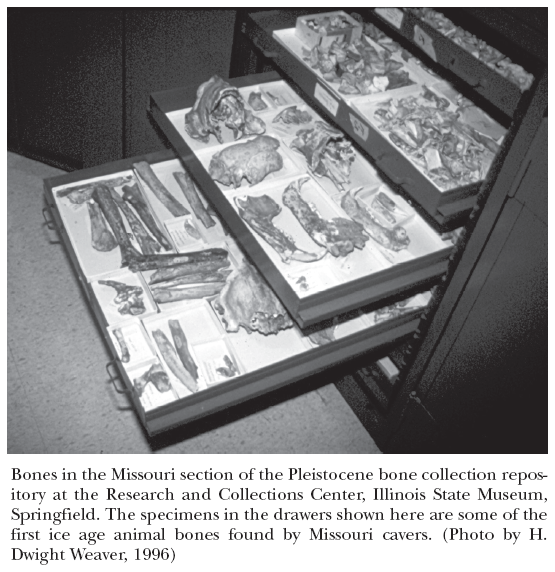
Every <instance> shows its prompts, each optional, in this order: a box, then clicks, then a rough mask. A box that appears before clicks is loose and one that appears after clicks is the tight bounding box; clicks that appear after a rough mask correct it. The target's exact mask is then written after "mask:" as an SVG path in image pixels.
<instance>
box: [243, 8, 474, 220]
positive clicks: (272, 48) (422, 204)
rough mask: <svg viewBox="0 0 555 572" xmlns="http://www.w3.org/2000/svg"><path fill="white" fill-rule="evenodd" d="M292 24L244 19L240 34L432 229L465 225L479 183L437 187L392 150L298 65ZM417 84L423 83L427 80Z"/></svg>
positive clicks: (253, 16)
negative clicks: (357, 150)
mask: <svg viewBox="0 0 555 572" xmlns="http://www.w3.org/2000/svg"><path fill="white" fill-rule="evenodd" d="M295 23H296V17H295V14H293V13H292V12H291V11H281V10H280V11H269V12H255V13H250V14H248V16H247V17H246V20H245V25H244V28H243V30H244V34H245V35H246V36H247V37H248V38H249V39H250V40H251V41H252V43H253V44H254V46H256V47H257V48H258V49H259V50H261V51H262V53H263V54H264V55H265V56H266V57H268V58H270V59H271V60H272V62H273V63H274V64H275V65H276V66H277V67H278V68H279V69H280V70H281V71H283V73H284V74H285V75H286V76H287V77H288V78H290V79H291V81H292V82H293V83H294V84H296V85H297V86H298V87H299V88H300V89H301V90H302V91H303V93H304V94H305V96H306V98H307V100H308V101H310V104H311V105H312V106H314V108H315V109H318V110H320V111H321V112H322V113H323V114H324V116H326V117H328V118H329V119H330V120H331V121H333V122H334V123H335V124H336V125H337V126H338V127H339V128H340V129H341V130H342V131H344V132H345V133H347V134H348V135H349V136H350V137H351V139H352V140H353V141H354V142H355V143H356V144H357V145H358V146H359V147H360V149H362V151H363V152H364V153H366V154H367V155H368V157H370V158H371V160H372V161H373V163H374V164H375V165H376V166H377V167H378V169H379V170H380V171H381V172H382V173H383V174H384V175H385V176H386V177H387V178H388V179H389V181H390V182H391V185H392V186H395V187H396V188H397V189H398V190H399V191H400V192H401V193H402V194H404V195H405V196H407V197H408V198H409V199H412V200H413V201H414V203H415V205H418V207H419V208H421V209H422V211H423V212H424V213H425V214H426V215H427V216H428V217H429V218H430V220H432V221H433V222H434V224H435V226H436V228H438V229H440V230H443V231H447V230H453V229H454V228H457V227H459V226H461V225H462V224H464V222H465V221H466V219H467V217H468V214H469V213H470V211H471V210H472V208H473V206H474V205H475V202H476V195H477V194H478V192H479V190H480V187H481V184H480V183H479V182H476V183H472V184H465V185H463V186H461V187H457V188H452V189H450V190H441V189H440V188H439V187H438V186H436V185H435V184H434V183H433V182H432V181H431V180H430V179H429V178H428V177H426V176H425V175H424V174H423V172H422V171H421V170H420V169H418V168H416V167H415V166H414V165H413V163H412V162H411V161H409V160H408V159H407V158H406V157H405V155H404V154H403V153H401V152H400V151H399V150H398V149H397V147H396V146H395V145H393V144H392V143H390V142H389V141H388V139H386V138H384V137H382V135H381V134H380V132H379V131H378V130H377V129H376V127H375V126H374V125H373V123H372V122H371V121H370V120H369V119H368V117H367V116H366V115H365V114H364V113H362V112H361V111H360V108H359V107H358V106H357V105H356V104H355V103H354V102H353V101H350V100H348V99H346V98H344V97H343V96H342V95H341V94H340V93H338V92H337V90H334V89H332V88H331V87H330V85H329V84H328V82H326V81H325V80H324V79H323V78H322V76H321V74H319V73H316V72H315V70H312V69H311V68H310V66H309V65H308V64H307V63H306V62H304V61H303V58H302V57H301V55H300V49H301V48H300V46H299V45H297V44H298V40H295V34H294V28H295ZM422 71H423V70H422ZM418 73H420V72H418ZM422 82H423V83H424V84H426V83H428V81H427V79H426V78H423V79H422ZM385 93H389V92H385ZM391 93H394V92H391Z"/></svg>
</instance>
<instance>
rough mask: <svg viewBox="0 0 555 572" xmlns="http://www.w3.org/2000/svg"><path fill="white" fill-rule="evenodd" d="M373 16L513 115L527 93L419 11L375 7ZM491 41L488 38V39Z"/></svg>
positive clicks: (371, 12) (372, 12)
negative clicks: (430, 23)
mask: <svg viewBox="0 0 555 572" xmlns="http://www.w3.org/2000/svg"><path fill="white" fill-rule="evenodd" d="M369 16H370V17H373V18H378V19H379V21H381V22H382V23H385V24H386V25H387V27H388V28H389V29H390V30H391V31H395V32H397V33H399V34H401V35H402V36H403V37H404V38H406V39H407V40H409V41H410V42H411V44H412V45H413V46H414V47H415V48H417V49H418V51H419V52H420V53H422V54H426V56H428V57H429V58H431V59H432V60H434V61H435V62H437V63H438V64H439V65H441V66H442V67H444V68H445V69H448V70H450V71H452V72H453V73H454V74H455V75H456V76H457V77H459V78H460V79H461V80H462V81H464V82H465V83H466V84H467V85H468V86H470V87H471V88H472V89H474V90H475V91H476V92H477V93H478V94H480V95H481V96H483V97H484V98H485V99H487V100H488V101H490V102H491V103H492V104H493V105H495V106H496V107H497V108H498V109H499V110H501V111H502V112H503V113H505V114H506V115H507V116H508V117H512V116H513V114H514V112H515V110H516V108H517V105H518V103H519V101H520V98H521V97H522V95H523V93H522V92H521V91H520V89H519V88H518V86H516V85H515V84H514V83H513V82H511V81H509V80H508V79H506V78H504V77H503V76H501V75H500V74H498V73H497V72H496V71H495V70H492V69H491V68H489V67H488V66H487V65H486V64H484V63H483V62H481V61H480V60H478V59H477V58H475V57H474V56H473V55H472V54H471V53H469V52H467V51H466V50H465V49H463V48H462V47H461V46H459V45H457V44H455V43H454V42H452V41H451V40H450V39H449V38H447V37H446V36H444V35H443V34H442V33H441V32H439V31H437V30H435V29H434V28H433V27H432V26H430V25H429V24H428V23H427V22H423V21H422V20H421V19H420V18H418V17H417V16H416V15H415V14H412V13H410V12H407V11H404V10H401V9H399V8H374V9H373V10H371V11H370V10H369ZM484 39H485V40H486V41H487V38H484Z"/></svg>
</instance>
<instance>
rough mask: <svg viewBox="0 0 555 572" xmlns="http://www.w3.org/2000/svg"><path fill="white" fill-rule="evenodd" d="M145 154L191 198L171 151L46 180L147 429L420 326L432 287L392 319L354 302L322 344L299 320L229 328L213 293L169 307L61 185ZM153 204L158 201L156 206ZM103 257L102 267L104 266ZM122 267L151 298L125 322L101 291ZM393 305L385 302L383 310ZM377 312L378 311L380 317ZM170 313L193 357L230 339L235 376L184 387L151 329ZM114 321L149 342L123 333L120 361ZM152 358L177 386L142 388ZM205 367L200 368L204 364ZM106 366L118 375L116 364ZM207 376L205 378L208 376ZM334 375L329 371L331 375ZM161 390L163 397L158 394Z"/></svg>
mask: <svg viewBox="0 0 555 572" xmlns="http://www.w3.org/2000/svg"><path fill="white" fill-rule="evenodd" d="M139 161H146V162H148V163H149V164H150V165H151V166H152V168H153V170H154V172H155V173H156V175H157V176H158V177H159V178H160V180H162V181H163V182H164V184H166V185H167V188H168V189H169V191H170V192H171V193H172V194H174V196H175V197H176V199H177V200H179V201H181V202H182V203H183V204H184V205H185V206H186V207H190V204H188V203H187V202H186V201H185V200H184V198H183V195H180V193H179V187H177V185H174V186H172V185H170V183H169V181H170V180H171V177H170V178H169V179H168V178H167V174H168V173H169V174H172V173H173V172H176V171H179V170H182V169H183V167H182V164H181V163H180V161H179V159H177V158H176V157H175V155H174V154H173V153H172V152H171V151H164V152H159V153H153V154H148V155H144V156H140V157H133V158H128V159H124V160H120V161H117V162H114V163H110V164H105V165H101V166H97V167H94V168H89V169H86V170H83V171H76V172H72V173H69V174H65V175H62V176H58V177H53V178H50V179H46V180H45V182H44V193H45V198H46V203H47V207H48V209H49V211H50V216H51V220H52V221H53V222H54V223H55V226H56V227H57V230H58V232H59V235H60V237H61V239H62V242H63V243H64V245H65V248H66V249H67V252H68V254H69V256H70V258H71V261H72V264H73V267H74V271H75V273H76V274H77V276H78V277H79V280H80V282H81V284H82V286H83V288H84V290H85V293H86V296H87V300H88V301H89V304H90V307H91V309H92V311H93V313H94V315H95V316H96V319H97V322H98V326H99V328H100V330H101V332H102V335H103V336H104V338H105V340H106V342H107V344H108V346H109V348H110V349H111V352H112V354H113V357H114V362H113V365H115V368H116V369H117V371H118V373H119V378H120V380H121V381H122V382H123V384H124V388H121V389H120V390H121V391H125V392H126V393H128V395H129V397H130V399H131V400H132V402H133V404H134V406H135V409H136V411H137V414H138V416H139V417H140V419H141V421H142V423H143V424H144V426H145V428H146V430H147V431H148V433H149V434H151V435H153V434H156V433H160V432H162V431H166V430H169V429H171V428H174V427H177V426H179V425H184V424H188V423H191V422H193V421H195V420H199V419H201V418H204V417H207V416H210V415H212V414H216V413H217V412H221V411H223V410H225V409H227V408H229V407H231V406H234V405H238V404H241V403H243V404H245V403H247V402H248V401H249V400H251V399H254V398H256V397H260V396H262V395H264V394H267V393H270V392H272V391H274V390H278V389H280V388H285V387H286V386H288V385H292V384H300V383H302V381H303V380H305V379H307V378H309V377H310V376H312V375H314V374H316V373H318V372H322V371H323V370H325V369H328V368H330V367H332V366H334V365H337V364H340V363H343V364H348V363H349V361H350V360H352V359H354V358H355V357H356V356H364V359H365V360H369V361H371V360H375V359H379V358H381V357H383V356H385V355H386V354H387V353H388V352H389V351H390V350H391V348H392V347H395V346H396V345H398V344H400V343H401V342H403V341H404V340H406V339H407V338H409V337H410V336H412V335H413V334H414V332H415V330H416V329H417V326H418V323H419V319H420V315H421V312H422V309H423V307H424V306H425V305H426V303H427V300H428V299H429V293H428V295H427V296H426V295H425V294H418V295H417V296H416V297H413V298H412V300H413V303H409V304H408V305H407V306H405V307H402V306H400V308H401V309H403V308H404V311H401V312H397V313H395V312H393V313H391V312H390V314H387V315H386V318H387V317H389V319H384V313H383V312H380V311H369V312H365V311H364V310H361V311H357V313H356V316H352V320H346V321H343V322H338V323H334V324H333V325H332V326H331V328H332V336H331V337H328V339H327V340H326V342H327V343H325V344H323V345H317V344H314V343H312V342H311V341H310V339H309V338H308V335H307V333H306V332H304V331H302V330H301V329H299V328H298V327H296V326H295V325H294V324H293V325H292V327H291V328H289V329H287V330H283V331H280V332H279V333H278V334H275V335H268V336H264V335H262V334H260V333H258V332H252V333H251V334H248V333H247V332H245V331H244V330H242V329H239V331H238V332H227V331H226V330H225V327H224V326H223V325H222V323H220V321H219V318H218V316H217V313H216V312H215V311H213V307H212V306H211V305H210V303H209V300H206V299H205V300H201V301H198V302H194V303H190V302H183V303H176V302H174V303H173V304H172V305H171V307H169V308H167V307H166V306H165V305H163V304H158V305H156V304H152V299H151V297H150V296H149V294H148V287H147V286H146V283H147V280H148V278H147V276H146V275H145V274H144V273H142V274H141V273H140V272H138V273H136V274H132V273H131V272H130V271H129V270H128V269H121V268H120V263H121V257H120V253H119V248H117V247H116V249H114V250H113V251H111V252H92V251H91V248H92V247H91V245H90V240H91V234H90V231H91V223H90V219H89V217H88V214H87V213H88V211H87V208H86V206H85V204H80V205H76V204H70V202H69V201H68V199H67V196H68V195H67V194H65V195H64V194H63V193H59V192H58V191H60V190H64V189H65V190H66V191H68V190H70V189H71V188H72V187H74V186H81V187H82V186H83V185H86V184H93V183H94V182H102V181H107V180H109V179H113V178H114V176H116V175H117V176H120V177H121V176H124V177H126V176H131V177H133V176H134V175H133V172H132V168H133V164H135V163H137V162H139ZM135 182H137V179H135ZM114 185H115V183H114ZM139 186H140V185H139ZM114 188H116V187H114ZM118 192H119V191H118ZM145 196H146V198H147V199H148V200H149V202H154V199H153V196H151V195H150V194H149V193H148V192H145ZM151 206H152V205H151ZM156 208H158V206H157V207H156ZM156 208H153V211H154V212H155V213H156ZM199 228H200V225H199ZM210 230H211V232H212V234H210V235H208V234H207V235H204V234H203V236H204V241H205V247H209V246H210V245H211V244H212V241H215V243H218V244H220V242H218V239H220V238H221V239H222V240H223V241H224V243H225V244H227V245H229V248H230V251H231V250H233V251H234V259H235V260H236V259H237V258H238V257H239V256H240V254H241V253H240V251H239V250H237V249H235V248H234V245H233V243H234V240H233V238H232V237H231V236H228V235H226V234H225V231H224V228H223V227H222V225H221V223H220V222H219V221H218V222H217V224H216V225H215V226H214V227H212V228H211V229H210ZM168 236H170V237H171V234H169V233H168ZM226 240H227V241H228V242H227V243H226V242H225V241H226ZM87 253H88V254H87ZM104 261H105V262H104ZM103 265H104V266H105V267H104V268H103V269H102V268H101V267H102V266H103ZM99 270H100V272H98V271H99ZM102 270H105V271H106V273H103V271H102ZM125 272H127V273H128V277H132V278H133V280H139V284H141V285H143V287H144V290H145V292H144V295H145V301H146V298H147V297H148V301H149V304H147V306H148V308H149V309H150V310H149V311H148V312H146V313H145V314H142V315H133V316H130V317H126V319H125V321H122V322H121V323H120V322H117V321H116V322H114V315H115V316H117V312H115V311H114V309H115V308H114V306H113V304H112V303H111V298H112V296H113V293H112V292H111V291H110V293H109V295H108V294H106V293H101V294H100V295H99V287H98V281H99V279H104V278H110V277H111V278H113V277H114V273H116V275H117V273H120V275H121V273H125ZM108 290H109V288H108ZM106 296H108V297H109V300H110V302H107V301H106V300H107V298H106ZM415 300H416V302H414V301H415ZM390 309H391V307H390ZM387 311H388V310H387V309H386V313H387ZM185 314H189V315H190V319H188V318H183V315H185ZM143 316H146V317H143ZM198 316H204V317H206V321H202V320H199V319H198ZM376 316H378V317H379V316H381V317H380V319H378V318H377V317H376ZM172 318H174V319H180V323H181V324H182V327H183V330H184V331H185V332H186V333H187V336H188V339H189V343H190V347H191V353H192V355H193V356H196V357H197V358H199V356H202V353H201V352H200V350H199V351H198V353H197V349H196V346H195V343H196V342H195V336H196V337H198V336H200V337H204V338H206V339H211V340H212V341H214V340H216V338H217V340H216V341H217V343H221V344H224V345H225V347H226V348H228V349H229V351H230V355H231V356H232V357H233V359H234V360H235V366H236V367H237V370H236V372H235V375H233V376H231V377H230V378H229V379H227V380H225V381H222V380H219V382H218V383H209V382H208V381H206V383H204V382H203V384H202V386H201V387H200V388H199V390H198V391H196V392H188V391H185V390H184V389H183V388H182V387H178V382H177V381H176V378H175V376H174V375H173V373H172V371H170V369H169V368H168V365H167V363H166V361H165V359H166V358H165V354H164V353H161V352H159V351H158V349H157V348H156V344H155V343H154V342H153V340H152V338H151V335H152V331H153V329H154V328H160V329H164V328H166V325H167V323H168V321H169V320H170V319H172ZM114 328H120V330H121V331H122V332H124V334H125V331H126V330H125V329H126V328H128V329H131V330H133V331H134V332H140V333H141V335H142V336H144V339H143V342H144V343H143V346H141V344H137V343H135V342H136V339H135V338H134V339H133V340H132V339H131V338H129V339H128V340H127V342H128V346H129V351H130V353H131V361H127V362H126V361H125V360H124V352H123V351H122V347H121V346H119V345H118V340H117V338H116V337H115V336H114V332H113V331H114ZM328 328H329V324H328ZM210 331H211V332H216V334H215V337H214V338H210V335H211V334H209V333H208V332H210ZM130 342H131V343H130ZM200 345H201V344H200V343H199V346H200ZM141 347H144V348H146V349H145V350H144V351H146V352H147V353H148V352H151V355H148V356H146V357H144V356H143V355H142V354H140V353H139V355H136V356H134V354H133V352H135V348H139V350H137V351H139V352H141V351H143V350H142V349H141ZM222 347H224V346H222ZM266 347H267V352H266V350H265V348H266ZM265 352H266V353H265ZM143 357H144V359H143ZM200 359H201V358H199V359H198V360H197V363H198V364H199V366H200V368H201V369H202V366H203V362H201V361H199V360H200ZM154 362H158V365H159V366H160V367H161V369H162V370H163V371H165V373H166V375H167V376H168V379H169V380H170V381H171V386H172V387H171V391H170V392H168V393H166V392H165V391H164V392H162V391H159V390H158V389H156V388H155V387H153V384H150V385H149V389H148V395H146V389H144V388H143V389H140V388H139V386H138V385H137V383H136V380H137V376H138V375H142V374H143V373H144V371H145V370H146V369H147V367H149V366H150V365H151V364H153V363H154ZM111 363H112V362H111ZM111 369H113V368H111ZM202 371H203V372H204V370H203V369H202ZM110 375H111V376H113V371H111V372H110ZM202 375H203V374H202ZM226 375H227V374H226ZM199 379H202V377H201V378H199ZM206 379H207V380H208V377H207V378H206ZM212 381H213V380H212ZM329 381H333V380H332V379H329ZM199 383H200V381H199ZM120 387H121V386H120ZM145 396H146V397H148V400H147V399H146V397H145ZM158 398H161V400H160V401H156V400H157V399H158Z"/></svg>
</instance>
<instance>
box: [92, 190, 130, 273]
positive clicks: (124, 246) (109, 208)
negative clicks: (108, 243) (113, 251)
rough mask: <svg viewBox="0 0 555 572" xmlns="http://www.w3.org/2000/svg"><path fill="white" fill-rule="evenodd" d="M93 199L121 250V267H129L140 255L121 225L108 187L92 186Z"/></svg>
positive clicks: (120, 219)
mask: <svg viewBox="0 0 555 572" xmlns="http://www.w3.org/2000/svg"><path fill="white" fill-rule="evenodd" d="M92 197H93V199H94V200H95V201H96V202H97V203H98V205H99V206H100V208H101V209H102V213H103V214H104V216H105V217H106V220H107V221H108V224H109V225H110V228H111V229H112V232H113V233H114V236H115V238H116V240H117V241H118V244H119V247H120V250H121V265H122V266H129V263H130V262H131V261H132V260H134V259H137V258H140V257H141V253H140V252H139V251H138V250H137V249H136V248H135V247H134V246H133V245H132V244H131V240H130V239H129V236H128V234H127V231H126V230H125V226H124V225H123V220H122V218H121V215H120V212H119V210H118V207H117V205H116V203H115V202H114V199H113V198H112V194H111V192H110V189H109V187H108V186H106V185H104V184H102V183H96V184H95V185H94V192H93V195H92Z"/></svg>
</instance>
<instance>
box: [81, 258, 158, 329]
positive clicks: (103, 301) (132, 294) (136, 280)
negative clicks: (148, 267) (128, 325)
mask: <svg viewBox="0 0 555 572" xmlns="http://www.w3.org/2000/svg"><path fill="white" fill-rule="evenodd" d="M90 284H91V288H92V291H93V293H94V295H95V297H96V300H97V302H98V305H99V306H100V308H101V309H102V312H103V314H104V318H105V320H106V323H107V324H108V325H115V324H120V323H121V322H125V321H127V320H129V319H130V318H134V317H140V318H144V317H146V316H149V315H151V314H155V313H156V312H157V308H156V304H155V302H154V300H153V299H152V296H151V294H150V290H149V288H148V286H147V285H146V283H145V281H144V279H143V277H142V275H141V274H140V273H133V272H131V271H130V270H128V269H121V270H118V271H115V272H109V273H107V274H102V275H100V276H95V277H93V278H92V279H91V283H90Z"/></svg>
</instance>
